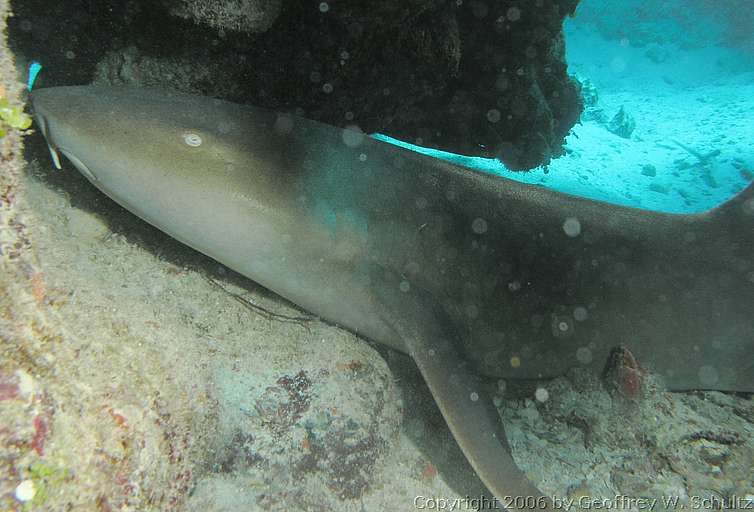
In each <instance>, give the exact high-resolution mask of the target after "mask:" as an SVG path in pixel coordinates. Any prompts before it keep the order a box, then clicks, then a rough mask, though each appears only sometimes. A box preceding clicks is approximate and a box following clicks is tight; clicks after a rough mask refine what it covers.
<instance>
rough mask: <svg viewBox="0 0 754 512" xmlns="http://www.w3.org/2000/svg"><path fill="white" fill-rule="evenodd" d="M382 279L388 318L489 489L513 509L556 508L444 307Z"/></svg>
mask: <svg viewBox="0 0 754 512" xmlns="http://www.w3.org/2000/svg"><path fill="white" fill-rule="evenodd" d="M379 281H380V282H379V283H378V282H376V281H375V280H373V281H372V283H373V289H374V290H375V292H376V293H377V296H378V298H379V300H380V303H381V306H382V308H383V309H382V317H383V320H384V321H385V322H386V323H387V324H388V325H390V326H391V327H392V328H393V330H394V331H395V333H396V335H397V336H399V337H400V338H401V339H402V341H403V343H404V344H405V346H406V348H407V350H408V353H409V355H410V356H411V357H412V358H413V359H414V361H415V362H416V365H417V366H418V367H419V370H420V371H421V374H422V376H423V377H424V380H425V381H426V382H427V385H428V387H429V389H430V391H431V392H432V395H433V397H434V399H435V401H436V403H437V405H438V407H439V408H440V411H441V412H442V415H443V416H444V418H445V421H446V422H447V424H448V426H449V427H450V430H451V432H452V433H453V436H454V437H455V439H456V441H457V442H458V444H459V446H460V447H461V450H462V451H463V453H464V455H466V458H467V459H468V460H469V462H470V463H471V466H472V467H473V468H474V470H475V471H476V473H477V474H478V475H479V477H480V478H481V480H482V481H483V482H484V484H485V485H486V486H487V488H488V489H489V490H490V491H491V492H492V493H494V494H495V496H496V497H497V498H498V499H499V500H501V502H500V503H501V505H510V506H514V508H511V510H516V508H515V506H516V505H517V504H518V505H521V510H523V509H527V510H529V511H530V510H531V509H532V508H536V509H538V510H551V509H552V508H553V506H552V502H551V500H550V498H548V497H546V496H545V495H543V494H542V492H541V491H540V490H539V489H538V488H537V487H536V486H535V485H534V484H533V483H532V482H531V481H530V480H529V479H528V478H527V477H526V475H525V474H524V473H523V472H522V471H521V470H520V469H519V468H518V466H517V465H516V462H515V461H514V460H513V457H512V456H511V454H510V447H509V446H508V441H507V438H506V435H505V430H504V428H503V424H502V422H501V420H500V417H499V415H498V413H497V410H496V409H495V407H494V405H493V404H492V400H491V399H490V397H489V396H488V395H487V394H486V393H485V392H484V391H483V390H482V387H481V379H480V378H479V376H478V375H477V374H476V373H475V372H473V371H470V368H469V365H468V363H467V362H466V360H465V358H464V357H463V355H462V354H461V352H460V351H459V350H458V348H457V346H456V342H455V340H454V338H455V333H454V332H453V329H452V327H451V326H450V322H448V321H447V320H446V315H445V314H444V312H443V311H442V308H441V306H440V305H439V304H437V301H435V300H433V299H432V297H430V296H429V294H427V293H426V292H423V291H422V290H418V289H415V288H413V287H411V286H410V285H409V286H406V284H407V283H403V286H402V287H401V286H400V284H401V283H400V279H398V278H391V277H390V276H388V277H386V276H385V274H384V272H383V275H382V276H380V280H379ZM406 289H408V291H402V290H406ZM508 497H520V498H527V497H528V498H529V499H528V500H524V499H517V500H509V499H508Z"/></svg>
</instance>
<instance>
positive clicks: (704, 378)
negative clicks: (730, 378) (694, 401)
mask: <svg viewBox="0 0 754 512" xmlns="http://www.w3.org/2000/svg"><path fill="white" fill-rule="evenodd" d="M698 375H699V381H700V382H701V383H702V384H703V385H704V386H709V387H714V385H715V384H717V382H718V380H720V374H719V373H718V371H717V368H715V367H714V366H710V365H708V364H705V365H703V366H701V367H699V373H698Z"/></svg>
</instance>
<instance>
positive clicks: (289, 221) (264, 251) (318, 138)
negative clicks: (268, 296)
mask: <svg viewBox="0 0 754 512" xmlns="http://www.w3.org/2000/svg"><path fill="white" fill-rule="evenodd" d="M32 102H33V107H34V116H35V119H36V121H37V123H38V125H39V127H40V129H41V131H42V133H43V135H44V136H45V138H46V139H47V142H48V144H49V146H50V151H51V153H52V154H53V159H54V161H55V162H56V165H59V163H60V157H59V154H62V155H64V156H66V157H67V158H68V160H69V161H71V163H73V165H74V166H75V167H77V168H78V170H79V171H80V172H82V173H83V174H84V175H85V176H86V177H87V178H88V179H89V180H90V181H91V182H92V183H93V184H94V185H95V186H96V187H97V188H99V189H100V190H101V191H102V192H103V193H105V194H106V195H108V196H109V197H111V198H112V199H113V200H115V201H116V202H117V203H119V204H121V205H122V206H123V207H125V208H126V209H128V210H129V211H131V212H132V213H134V214H136V215H138V216H139V217H141V218H142V219H144V220H146V221H147V222H149V223H151V224H153V225H154V226H156V227H158V228H159V229H161V230H162V231H164V232H165V233H167V234H169V235H170V236H172V237H174V238H176V239H178V240H179V241H181V242H183V243H185V244H186V245H189V246H191V247H193V248H194V249H196V250H198V251H200V252H202V253H204V254H207V255H208V256H210V257H212V258H214V259H216V260H217V261H219V262H221V263H222V264H224V265H226V266H228V267H230V268H232V269H233V270H235V271H237V272H239V273H240V274H242V275H244V276H246V277H248V278H250V279H252V280H254V281H256V282H258V283H260V284H261V285H263V286H265V287H267V288H269V289H270V290H272V291H274V292H276V293H278V294H279V295H281V296H283V297H285V298H287V299H289V300H290V301H292V302H294V303H296V304H298V305H299V306H301V307H302V308H304V309H306V310H309V311H311V312H313V313H315V314H317V315H319V316H321V317H323V318H325V319H327V320H329V321H331V322H333V323H336V324H338V325H341V326H344V327H346V328H348V329H350V330H352V331H354V332H356V333H358V334H360V335H362V336H364V337H367V338H370V339H373V340H375V341H377V342H380V343H383V344H385V345H388V346H391V347H393V348H395V349H397V350H401V351H403V352H406V353H408V354H409V355H410V356H411V357H412V358H413V359H414V361H415V362H416V364H417V366H418V368H419V370H420V371H421V373H422V375H423V377H424V379H425V381H426V382H427V384H428V387H429V389H430V391H431V392H432V394H433V396H434V398H435V400H436V402H437V404H438V406H439V408H440V410H441V411H442V413H443V416H444V417H445V419H446V421H447V423H448V425H449V427H450V429H451V431H452V433H453V435H454V436H455V438H456V440H457V442H458V444H459V445H460V447H461V449H462V450H463V452H464V453H465V454H466V456H467V458H468V459H469V461H470V462H471V465H472V466H473V467H474V469H475V470H476V471H477V473H478V475H479V476H480V478H481V479H482V481H483V482H484V483H485V484H486V485H487V487H488V488H489V489H490V491H491V492H492V493H494V494H495V495H496V496H497V497H498V498H501V499H505V497H508V496H531V497H533V500H534V501H531V500H530V501H529V503H533V504H534V506H535V507H536V508H542V509H549V508H553V504H552V502H551V501H550V499H549V498H548V497H545V496H544V495H543V494H542V492H540V491H539V490H538V489H537V488H536V486H535V485H534V484H532V483H531V482H530V481H529V480H528V478H527V477H526V476H525V475H524V474H523V473H522V472H521V471H520V470H519V469H518V468H517V466H516V464H515V462H514V461H513V459H512V457H511V455H510V453H509V449H508V446H507V441H506V438H505V432H504V430H503V426H502V424H501V421H500V419H499V416H498V414H497V411H496V409H495V408H494V406H493V405H492V404H491V400H490V399H489V397H488V396H487V395H486V394H485V393H484V392H483V390H482V386H481V383H482V376H488V377H497V378H512V379H516V378H521V379H532V378H547V377H555V376H558V375H562V374H563V373H564V372H566V371H567V370H568V369H570V368H572V367H577V366H580V367H592V368H594V370H595V371H599V370H600V369H601V368H602V367H603V366H604V364H605V361H606V359H607V358H608V355H609V353H610V351H611V349H612V348H613V347H615V346H617V345H622V346H624V347H627V348H628V349H629V350H630V351H631V352H632V353H633V354H634V355H635V356H636V358H637V359H638V360H639V361H640V362H641V363H642V365H644V366H645V367H647V368H649V369H651V370H652V371H654V372H655V373H657V374H659V375H661V376H662V378H663V379H664V381H665V383H666V385H667V386H668V388H670V389H674V390H684V389H717V390H728V391H754V184H750V185H749V186H748V188H746V189H745V190H744V191H742V192H741V193H740V194H738V195H737V196H735V197H734V198H732V199H731V200H729V201H728V202H726V203H725V204H723V205H721V206H720V207H718V208H715V209H713V210H710V211H708V212H705V213H702V214H696V215H678V214H667V213H659V212H653V211H647V210H640V209H632V208H627V207H623V206H617V205H613V204H608V203H603V202H598V201H593V200H589V199H585V198H581V197H576V196H572V195H568V194H563V193H559V192H556V191H552V190H548V189H545V188H542V187H537V186H532V185H526V184H522V183H518V182H515V181H511V180H507V179H505V178H501V177H498V176H493V175H489V174H485V173H482V172H478V171H474V170H470V169H465V168H461V167H458V166H455V165H452V164H449V163H447V162H443V161H440V160H437V159H434V158H431V157H428V156H424V155H420V154H417V153H414V152H411V151H408V150H404V149H402V148H398V147H396V146H393V145H390V144H388V143H384V142H381V141H378V140H374V139H371V138H369V137H366V136H365V135H364V134H361V133H360V132H358V131H354V130H349V129H345V130H344V129H340V128H336V127H333V126H328V125H324V124H321V123H317V122H314V121H311V120H307V119H304V118H300V117H296V116H293V115H289V114H284V113H277V112H273V111H269V110H265V109H261V108H255V107H250V106H241V105H236V104H232V103H228V102H224V101H220V100H216V99H212V98H206V97H196V96H188V95H183V94H176V93H171V92H166V91H157V90H148V89H135V88H110V87H94V86H79V87H57V88H50V89H40V90H36V91H34V92H33V94H32ZM515 503H519V500H516V501H515V502H512V504H515ZM528 508H531V506H529V507H528Z"/></svg>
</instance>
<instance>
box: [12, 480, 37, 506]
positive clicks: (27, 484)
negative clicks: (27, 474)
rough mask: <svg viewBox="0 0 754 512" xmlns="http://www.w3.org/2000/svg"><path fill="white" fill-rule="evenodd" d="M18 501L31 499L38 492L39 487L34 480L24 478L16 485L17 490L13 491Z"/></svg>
mask: <svg viewBox="0 0 754 512" xmlns="http://www.w3.org/2000/svg"><path fill="white" fill-rule="evenodd" d="M13 494H14V495H15V497H16V499H17V500H18V501H23V502H26V501H31V500H32V499H34V496H35V495H36V494H37V488H36V486H35V485H34V481H33V480H24V481H23V482H21V483H20V484H18V485H17V486H16V490H15V491H14V492H13Z"/></svg>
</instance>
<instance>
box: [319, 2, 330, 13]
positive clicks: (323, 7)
mask: <svg viewBox="0 0 754 512" xmlns="http://www.w3.org/2000/svg"><path fill="white" fill-rule="evenodd" d="M329 10H330V4H328V3H327V2H322V3H320V4H319V12H327V11H329Z"/></svg>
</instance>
